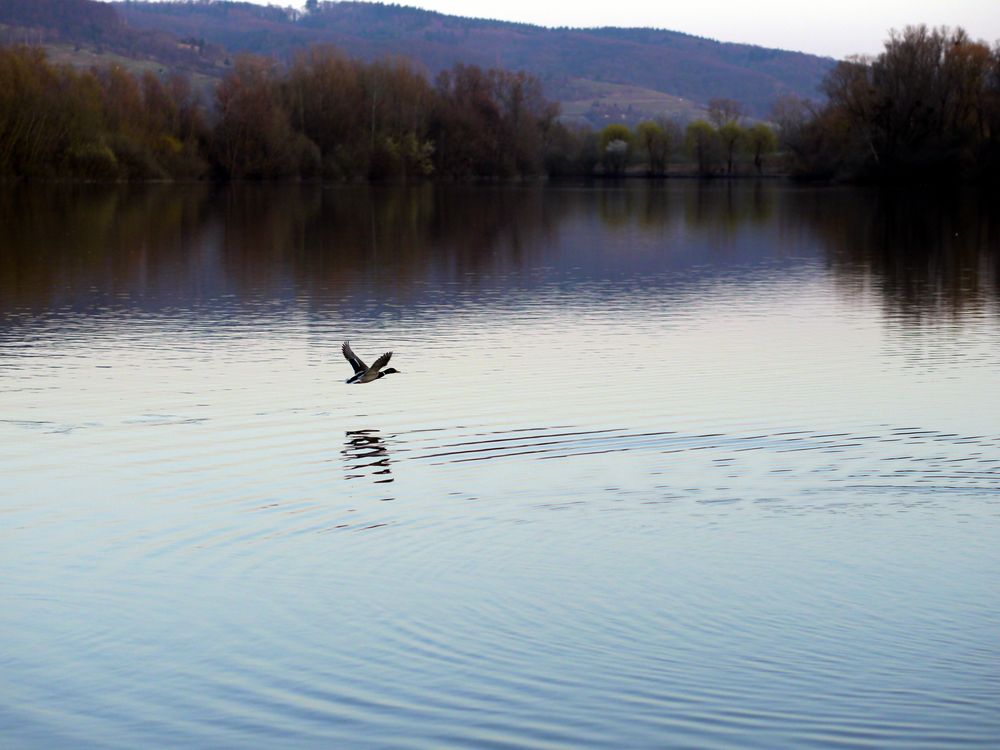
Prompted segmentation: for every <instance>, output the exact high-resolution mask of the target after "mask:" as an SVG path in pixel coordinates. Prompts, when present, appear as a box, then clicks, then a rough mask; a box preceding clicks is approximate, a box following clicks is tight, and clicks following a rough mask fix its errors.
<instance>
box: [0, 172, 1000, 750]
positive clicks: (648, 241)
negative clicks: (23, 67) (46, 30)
mask: <svg viewBox="0 0 1000 750" xmlns="http://www.w3.org/2000/svg"><path fill="white" fill-rule="evenodd" d="M996 208H997V207H996V198H995V196H992V195H990V194H986V193H975V192H955V193H951V194H946V195H941V194H931V193H927V192H921V191H895V192H880V191H877V190H869V189H856V188H826V189H818V188H811V187H796V186H793V185H787V184H783V183H762V184H753V183H739V184H734V185H726V184H721V183H712V184H698V183H696V182H687V181H683V182H682V181H673V182H669V183H666V184H662V185H645V184H637V183H636V184H632V183H629V184H626V185H621V186H613V185H596V186H588V185H553V186H547V187H541V186H483V187H469V186H423V187H416V188H401V187H391V186H381V187H333V188H324V187H318V186H305V185H282V186H262V185H247V186H238V187H234V188H230V189H216V188H212V187H207V186H188V187H143V188H138V187H121V188H98V187H93V186H87V187H65V186H63V187H59V186H46V187H24V188H7V189H4V190H0V243H2V244H0V570H2V571H3V574H2V576H0V643H2V644H3V647H2V648H0V747H3V748H7V747H12V748H21V747H24V748H35V747H38V748H77V747H122V748H134V747H178V746H179V747H192V748H222V747H261V746H274V747H310V748H327V747H345V748H358V747H372V748H385V747H393V748H396V747H400V748H404V747H412V748H427V747H469V748H485V747H490V748H515V747H516V748H522V747H527V748H535V747H537V748H554V747H559V748H581V747H594V748H607V749H609V750H610V749H616V750H617V748H626V747H627V748H633V747H634V748H640V747H642V748H646V747H649V748H653V747H697V748H732V747H739V748H744V747H747V748H751V747H752V748H767V749H770V748H778V747H813V748H827V747H838V748H849V747H851V748H853V747H868V748H897V749H898V750H904V749H905V750H910V749H911V748H917V747H920V748H942V749H944V748H947V749H949V750H950V749H951V748H956V747H981V748H992V747H996V745H997V738H998V737H1000V711H998V709H997V707H998V706H1000V671H998V667H997V665H998V664H1000V646H998V643H1000V641H998V639H997V634H998V633H1000V603H998V598H997V596H996V593H997V585H996V584H997V581H998V580H1000V401H998V399H997V398H996V394H997V393H1000V295H998V289H1000V278H998V268H1000V257H998V256H1000V234H998V231H1000V211H997V210H996ZM344 338H351V340H352V343H353V345H354V347H355V349H356V351H357V352H358V353H359V354H360V355H361V356H362V357H363V358H365V359H366V360H367V359H368V358H370V357H372V356H374V355H377V354H378V353H380V352H382V351H385V350H389V349H392V350H394V354H393V360H392V361H393V364H394V365H396V366H398V367H399V369H400V370H401V371H402V373H401V374H399V375H394V376H393V377H392V378H384V379H382V380H380V381H376V382H374V383H372V384H370V385H364V386H348V385H345V384H344V382H343V381H344V379H345V378H346V377H347V376H348V375H349V374H350V368H349V367H348V365H347V363H346V362H344V360H343V359H342V358H341V356H340V351H339V347H340V342H341V341H342V340H343V339H344Z"/></svg>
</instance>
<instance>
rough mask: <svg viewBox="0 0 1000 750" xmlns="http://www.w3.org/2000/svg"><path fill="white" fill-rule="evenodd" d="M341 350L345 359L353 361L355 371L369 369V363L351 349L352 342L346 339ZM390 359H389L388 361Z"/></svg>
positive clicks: (352, 365)
mask: <svg viewBox="0 0 1000 750" xmlns="http://www.w3.org/2000/svg"><path fill="white" fill-rule="evenodd" d="M340 351H342V352H343V353H344V359H346V360H347V361H348V362H350V363H351V367H353V368H354V373H355V374H357V373H359V372H364V371H365V370H367V369H368V365H366V364H365V363H364V362H362V361H361V359H360V358H359V357H358V355H357V354H355V353H354V352H353V351H352V350H351V342H349V341H345V342H344V345H343V346H341V347H340ZM388 361H389V360H388V359H387V360H386V362H388Z"/></svg>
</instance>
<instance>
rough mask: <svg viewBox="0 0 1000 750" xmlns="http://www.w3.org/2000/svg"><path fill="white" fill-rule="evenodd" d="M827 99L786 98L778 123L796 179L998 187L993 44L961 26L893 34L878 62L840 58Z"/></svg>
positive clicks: (998, 110)
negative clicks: (972, 182)
mask: <svg viewBox="0 0 1000 750" xmlns="http://www.w3.org/2000/svg"><path fill="white" fill-rule="evenodd" d="M823 93H824V94H825V95H826V102H825V104H823V105H822V106H819V107H816V106H812V105H810V104H808V103H806V102H802V101H794V100H792V101H787V100H786V101H784V102H780V103H779V105H778V106H777V107H776V110H775V116H774V118H773V119H775V120H776V121H777V123H778V124H779V126H780V129H781V133H782V138H783V141H784V145H785V148H786V149H787V153H788V156H789V166H790V168H791V170H792V171H793V173H795V174H797V175H800V176H809V177H822V178H848V179H861V180H873V181H886V180H911V179H957V178H962V179H970V180H996V179H997V174H998V172H1000V44H998V45H996V46H995V47H994V48H993V49H992V50H991V48H990V46H989V45H988V44H986V43H985V42H982V41H975V40H973V39H972V38H971V37H969V35H968V34H967V33H966V32H965V31H963V30H962V29H956V30H953V31H949V30H947V29H943V28H942V29H928V28H927V27H925V26H913V27H908V28H907V29H906V30H904V31H903V32H892V34H891V35H890V37H889V40H888V41H887V42H886V44H885V49H884V51H883V52H882V53H881V54H879V55H878V56H877V57H872V58H868V57H857V58H851V59H848V60H845V61H843V62H841V63H839V64H838V65H837V67H836V68H834V70H833V71H832V72H831V73H830V74H829V75H828V76H827V78H826V80H825V82H824V84H823Z"/></svg>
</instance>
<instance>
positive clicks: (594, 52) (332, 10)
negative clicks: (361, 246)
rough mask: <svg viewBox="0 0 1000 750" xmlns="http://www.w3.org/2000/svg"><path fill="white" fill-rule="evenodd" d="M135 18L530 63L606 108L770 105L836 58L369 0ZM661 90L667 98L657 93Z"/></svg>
mask: <svg viewBox="0 0 1000 750" xmlns="http://www.w3.org/2000/svg"><path fill="white" fill-rule="evenodd" d="M114 7H116V8H117V10H118V13H119V16H120V17H121V18H122V19H123V21H124V22H125V23H126V24H128V25H129V26H130V27H132V28H133V29H136V30H145V31H165V32H169V33H171V34H173V35H175V36H176V37H178V38H187V39H199V40H204V41H205V42H208V43H212V44H218V45H221V46H224V47H226V48H227V49H229V50H231V51H245V52H255V53H262V54H276V55H279V56H288V55H290V54H292V53H293V52H294V51H295V50H296V49H298V48H301V47H303V46H305V45H309V44H317V43H330V44H334V45H336V46H338V47H340V48H341V49H343V50H344V51H345V52H347V53H348V54H349V55H353V56H357V57H361V58H363V59H367V60H371V59H373V58H376V57H379V56H383V55H386V54H398V55H403V56H406V57H409V58H411V59H413V60H415V61H418V62H419V63H421V64H422V65H424V66H425V67H426V68H427V69H428V70H429V71H430V72H431V73H432V74H433V73H436V72H437V71H439V70H442V69H445V68H448V67H450V66H451V65H453V64H454V63H456V62H464V63H470V64H477V65H481V66H490V67H493V66H498V67H502V68H506V69H517V70H525V71H528V72H531V73H534V74H536V75H538V76H539V77H540V78H541V79H542V80H543V82H544V83H545V86H546V93H547V95H548V96H549V97H551V98H553V99H558V100H561V101H563V102H570V101H579V102H585V101H586V102H588V104H589V103H590V101H589V100H597V99H603V100H604V101H605V102H606V106H605V109H606V110H607V109H608V108H614V107H620V108H621V109H622V110H623V112H622V113H621V114H623V115H624V110H625V109H626V108H628V107H638V108H642V107H643V104H642V102H646V105H645V106H647V107H657V106H661V107H665V108H667V109H670V108H671V106H673V107H674V108H675V109H683V107H684V104H685V103H684V102H681V101H679V100H678V98H680V99H683V100H686V101H687V103H688V104H689V105H690V104H691V103H702V102H706V101H708V100H709V99H712V98H716V97H722V98H729V99H735V100H738V101H741V102H742V103H744V104H745V105H746V106H747V107H748V108H749V110H750V111H752V112H754V113H756V114H764V113H766V112H767V111H768V108H769V107H770V105H771V103H772V102H773V101H774V99H775V98H776V97H777V96H780V95H782V94H787V93H794V94H798V95H800V96H804V97H809V98H813V97H816V95H817V86H818V85H819V82H820V80H821V79H822V77H823V75H824V74H825V73H826V72H827V71H828V70H829V69H830V68H831V67H832V66H833V62H834V61H833V60H830V59H829V58H822V57H817V56H815V55H807V54H803V53H798V52H786V51H782V50H775V49H767V48H763V47H755V46H750V45H744V44H725V43H721V42H717V41H713V40H710V39H703V38H699V37H695V36H690V35H687V34H681V33H678V32H673V31H662V30H654V29H620V28H603V29H570V28H560V29H548V28H543V27H539V26H530V25H527V24H515V23H506V22H499V21H489V20H482V19H470V18H461V17H456V16H447V15H443V14H441V13H434V12H430V11H424V10H419V9H416V8H407V7H403V6H398V5H382V4H377V3H365V2H335V3H317V4H316V6H315V8H314V10H312V11H311V12H305V13H303V12H299V11H295V10H291V9H282V8H277V7H273V6H271V7H263V6H259V5H253V4H250V3H238V2H196V3H184V2H180V3H178V2H175V3H164V2H134V1H130V2H122V3H117V4H115V5H114ZM659 97H662V101H657V99H658V98H659Z"/></svg>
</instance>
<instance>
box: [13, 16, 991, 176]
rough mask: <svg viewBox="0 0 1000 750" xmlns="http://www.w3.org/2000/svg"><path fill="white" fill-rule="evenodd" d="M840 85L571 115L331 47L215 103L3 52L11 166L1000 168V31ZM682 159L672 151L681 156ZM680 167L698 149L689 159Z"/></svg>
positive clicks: (231, 84)
mask: <svg viewBox="0 0 1000 750" xmlns="http://www.w3.org/2000/svg"><path fill="white" fill-rule="evenodd" d="M823 90H824V93H825V94H826V101H825V102H824V103H823V104H821V105H818V104H814V103H811V102H808V101H805V100H801V99H787V98H786V99H781V100H779V101H778V102H776V104H775V108H774V111H773V114H772V117H771V120H772V121H773V123H774V126H773V127H772V125H770V124H768V123H764V122H750V121H749V120H748V118H747V117H746V113H745V112H744V110H743V109H742V108H741V106H740V105H739V104H738V103H737V102H734V101H731V100H727V99H715V100H712V101H710V102H709V105H708V107H707V110H706V117H705V118H704V119H697V120H694V121H693V122H689V123H686V124H682V123H680V122H678V121H676V120H670V119H659V120H647V121H645V122H641V123H639V124H638V125H637V126H635V127H634V128H630V127H628V126H626V125H624V124H612V125H609V126H607V127H605V128H603V129H602V130H600V131H593V130H591V129H585V128H574V127H572V126H570V125H567V124H565V123H563V122H561V121H560V120H559V116H558V115H559V110H558V106H557V105H556V104H554V103H553V102H550V101H548V100H547V99H546V98H545V97H544V95H543V93H542V86H541V84H540V82H539V80H538V79H537V78H535V77H533V76H531V75H528V74H526V73H523V72H511V71H507V70H502V69H496V68H494V69H481V68H479V67H476V66H472V65H462V64H457V65H455V66H453V67H452V68H451V69H449V70H445V71H443V72H441V73H440V74H439V75H438V76H437V77H436V78H435V79H434V80H429V79H428V77H427V76H426V75H424V73H423V72H422V71H421V70H419V69H418V68H416V67H414V66H413V65H412V64H411V63H409V62H407V61H406V60H404V59H385V60H379V61H376V62H370V63H368V62H363V61H360V60H356V59H351V58H348V57H346V56H344V55H343V54H341V53H340V52H338V51H337V50H336V49H334V48H331V47H313V48H310V49H307V50H305V51H303V52H301V53H300V54H298V55H297V56H296V57H295V58H294V59H293V60H292V61H291V62H290V63H289V64H286V65H282V64H279V63H278V62H277V61H275V60H273V59H271V58H264V57H256V56H243V57H239V58H237V59H236V61H235V63H234V65H233V67H232V69H231V70H230V71H229V72H228V73H227V74H226V76H225V77H224V78H223V79H222V81H221V82H220V83H219V84H218V85H217V86H216V88H215V90H214V101H213V102H212V104H211V106H205V105H204V103H203V101H202V97H201V96H200V95H199V93H198V92H197V91H196V90H195V89H194V87H193V86H192V84H191V82H190V81H189V80H188V79H187V78H184V77H182V76H179V75H174V76H169V77H165V78H164V77H160V76H157V75H155V74H153V73H149V72H146V73H142V74H141V75H136V74H133V73H130V72H128V71H127V70H125V69H124V68H123V67H121V66H119V65H111V66H107V67H104V68H94V69H91V70H89V71H77V70H74V69H72V68H69V67H67V66H58V65H54V64H53V63H51V62H50V61H49V60H48V59H47V58H46V56H45V54H44V52H43V51H41V50H40V49H37V48H28V47H7V48H0V177H15V178H16V177H26V178H76V179H88V180H130V179H131V180H149V179H206V178H216V179H277V178H302V179H346V180H364V179H381V178H407V179H409V178H425V177H428V176H434V177H442V178H454V179H468V178H510V177H530V176H541V175H548V176H553V177H559V176H590V175H604V176H620V175H624V174H626V173H644V174H647V175H649V176H663V175H666V174H668V173H671V172H674V173H676V172H678V171H682V172H687V173H696V174H698V175H702V176H714V175H726V176H732V175H736V174H750V175H753V174H757V175H759V174H762V173H763V172H764V171H765V168H766V167H767V168H768V169H769V171H784V172H788V173H791V174H793V175H796V176H802V177H820V178H846V179H874V180H884V179H910V178H914V177H917V178H971V179H980V178H982V179H990V178H993V179H995V175H996V174H998V169H997V168H998V167H1000V46H998V47H996V48H994V49H992V50H991V49H990V47H989V46H988V45H986V44H985V43H983V42H976V41H972V40H971V39H970V38H969V36H968V35H967V34H966V33H965V32H964V31H962V30H961V29H959V30H955V31H947V30H945V29H932V30H929V29H927V28H926V27H923V26H918V27H910V28H907V29H906V30H905V31H903V32H901V33H896V32H893V33H892V34H891V36H890V38H889V40H888V41H887V43H886V46H885V50H884V51H883V52H882V53H881V54H880V55H878V56H877V57H873V58H851V59H848V60H846V61H843V62H841V63H839V64H838V65H837V66H836V67H835V68H834V69H833V70H832V72H831V73H830V74H829V76H828V77H827V78H826V80H825V82H824V85H823ZM672 165H674V166H672ZM677 165H680V167H678V166H677Z"/></svg>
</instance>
